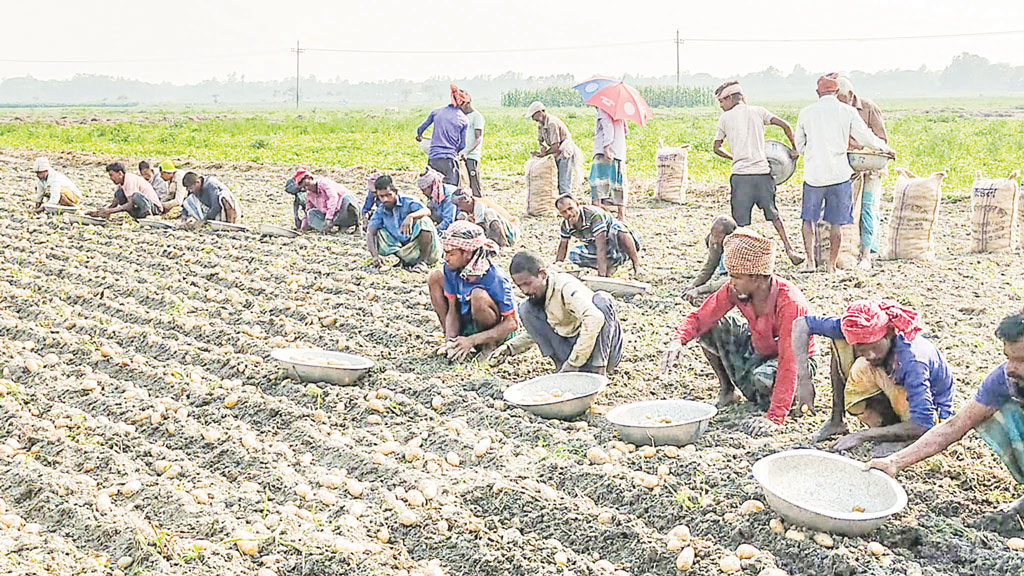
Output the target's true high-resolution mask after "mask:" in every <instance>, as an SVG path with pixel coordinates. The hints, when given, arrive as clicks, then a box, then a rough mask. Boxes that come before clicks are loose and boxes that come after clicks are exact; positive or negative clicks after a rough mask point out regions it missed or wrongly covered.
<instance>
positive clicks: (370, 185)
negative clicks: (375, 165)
mask: <svg viewBox="0 0 1024 576" xmlns="http://www.w3.org/2000/svg"><path fill="white" fill-rule="evenodd" d="M381 176H383V174H382V173H380V172H378V171H376V170H374V171H373V172H370V173H369V174H368V175H367V176H366V199H365V200H363V208H362V209H361V210H360V211H359V216H360V217H361V218H362V219H363V223H364V224H365V223H366V222H369V221H370V216H373V211H374V210H376V209H377V207H378V206H380V201H379V200H377V188H376V187H375V186H374V185H375V184H376V183H377V178H380V177H381Z"/></svg>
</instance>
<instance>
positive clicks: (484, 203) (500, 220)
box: [452, 190, 519, 248]
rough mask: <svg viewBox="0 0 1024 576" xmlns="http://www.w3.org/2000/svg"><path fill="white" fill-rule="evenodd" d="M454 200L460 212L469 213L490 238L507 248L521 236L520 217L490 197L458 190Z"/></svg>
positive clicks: (453, 196) (453, 195) (453, 197)
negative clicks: (477, 195)
mask: <svg viewBox="0 0 1024 576" xmlns="http://www.w3.org/2000/svg"><path fill="white" fill-rule="evenodd" d="M452 202H454V203H455V206H456V207H457V208H458V209H459V211H460V212H464V213H465V214H468V215H469V217H470V219H472V221H473V222H474V223H476V225H477V226H479V227H481V228H483V229H484V233H485V234H486V235H487V237H488V238H490V239H491V240H493V241H494V242H495V243H496V244H497V245H498V246H500V247H502V248H505V247H508V246H512V245H513V244H515V243H516V238H518V237H519V219H518V218H516V217H515V216H513V215H511V214H509V212H508V210H505V208H504V207H502V206H501V205H499V204H498V203H497V202H495V201H494V200H491V199H489V198H482V197H481V198H478V197H475V196H472V195H470V194H467V193H466V191H465V190H456V191H455V193H454V194H452Z"/></svg>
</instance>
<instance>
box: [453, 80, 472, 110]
mask: <svg viewBox="0 0 1024 576" xmlns="http://www.w3.org/2000/svg"><path fill="white" fill-rule="evenodd" d="M448 87H449V88H451V90H452V106H462V105H463V104H465V103H466V102H472V101H473V99H472V98H470V97H469V93H468V92H466V91H465V90H460V89H459V87H458V86H456V85H455V84H449V85H448Z"/></svg>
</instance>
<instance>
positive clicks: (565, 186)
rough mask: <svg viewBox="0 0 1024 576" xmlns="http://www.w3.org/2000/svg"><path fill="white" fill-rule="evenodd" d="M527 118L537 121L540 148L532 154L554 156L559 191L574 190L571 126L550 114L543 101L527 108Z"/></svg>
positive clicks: (573, 146)
mask: <svg viewBox="0 0 1024 576" xmlns="http://www.w3.org/2000/svg"><path fill="white" fill-rule="evenodd" d="M524 117H525V118H532V119H533V121H534V122H536V123H537V140H538V141H539V142H540V150H539V151H537V150H534V151H533V152H531V153H530V154H531V155H532V156H534V157H537V158H543V157H545V156H553V157H554V158H555V164H557V165H558V193H559V194H569V193H570V192H572V172H573V165H574V164H573V163H574V161H575V154H576V144H575V143H573V141H572V134H569V128H568V127H567V126H566V125H565V122H562V120H561V119H560V118H558V117H557V116H555V115H554V114H550V113H548V111H547V108H545V107H544V104H543V103H542V102H534V103H532V104H530V107H529V108H527V110H526V115H525V116H524Z"/></svg>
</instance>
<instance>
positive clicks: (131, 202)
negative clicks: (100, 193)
mask: <svg viewBox="0 0 1024 576" xmlns="http://www.w3.org/2000/svg"><path fill="white" fill-rule="evenodd" d="M107 175H108V176H110V181H111V182H113V183H114V184H116V185H117V190H115V191H114V199H113V201H112V202H111V203H110V204H109V205H108V206H107V207H106V208H100V209H99V210H93V211H92V212H89V216H95V217H98V218H108V217H109V216H110V215H111V214H117V213H118V212H127V213H128V215H129V216H131V217H132V218H134V219H136V220H142V219H143V218H146V217H147V216H153V215H156V214H160V213H161V212H163V209H164V207H163V204H161V203H160V198H159V197H158V196H157V195H156V191H155V190H153V186H152V185H151V184H150V183H149V182H147V181H146V180H145V179H144V178H143V177H142V176H139V175H137V174H131V173H127V172H125V169H124V164H122V163H120V162H114V163H112V164H108V165H107Z"/></svg>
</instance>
